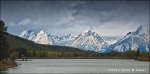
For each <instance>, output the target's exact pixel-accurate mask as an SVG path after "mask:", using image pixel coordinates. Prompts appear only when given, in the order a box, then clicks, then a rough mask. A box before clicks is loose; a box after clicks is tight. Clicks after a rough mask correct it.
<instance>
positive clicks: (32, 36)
mask: <svg viewBox="0 0 150 74" xmlns="http://www.w3.org/2000/svg"><path fill="white" fill-rule="evenodd" d="M20 37H22V38H25V39H28V40H31V41H34V42H35V43H39V44H46V45H57V43H56V42H55V41H54V40H53V39H52V38H51V37H49V35H48V34H47V32H45V31H44V30H41V31H40V32H37V31H35V30H26V31H23V32H22V33H21V34H20Z"/></svg>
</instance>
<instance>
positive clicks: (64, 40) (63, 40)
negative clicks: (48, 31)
mask: <svg viewBox="0 0 150 74" xmlns="http://www.w3.org/2000/svg"><path fill="white" fill-rule="evenodd" d="M51 37H52V38H53V39H54V40H55V41H56V42H57V43H58V44H59V45H60V46H69V45H70V44H71V43H72V42H73V40H74V39H75V36H73V35H72V34H68V35H64V36H60V37H59V36H51Z"/></svg>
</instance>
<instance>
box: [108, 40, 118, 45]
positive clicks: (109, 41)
mask: <svg viewBox="0 0 150 74" xmlns="http://www.w3.org/2000/svg"><path fill="white" fill-rule="evenodd" d="M117 41H118V40H116V39H110V40H106V42H107V43H108V44H109V45H111V44H115V43H116V42H117Z"/></svg>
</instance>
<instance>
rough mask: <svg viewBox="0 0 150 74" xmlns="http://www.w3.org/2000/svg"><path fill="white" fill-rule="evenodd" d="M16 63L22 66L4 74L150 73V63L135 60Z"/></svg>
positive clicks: (34, 60) (70, 60)
mask: <svg viewBox="0 0 150 74" xmlns="http://www.w3.org/2000/svg"><path fill="white" fill-rule="evenodd" d="M29 60H30V59H29ZM16 62H17V63H18V64H20V65H19V66H17V67H14V68H9V69H8V70H6V71H3V72H2V73H6V74H7V73H149V62H142V61H135V60H133V59H132V60H128V59H31V61H16Z"/></svg>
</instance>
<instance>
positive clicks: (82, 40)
mask: <svg viewBox="0 0 150 74" xmlns="http://www.w3.org/2000/svg"><path fill="white" fill-rule="evenodd" d="M107 46H108V44H107V43H106V42H105V41H104V40H103V39H102V38H101V37H100V36H99V35H98V34H97V33H95V32H92V31H90V30H86V31H84V32H83V33H81V34H80V35H78V37H76V38H75V40H74V41H73V43H71V45H70V47H75V48H79V49H82V50H85V51H96V52H105V51H106V49H105V48H106V47H107Z"/></svg>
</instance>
